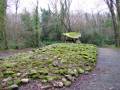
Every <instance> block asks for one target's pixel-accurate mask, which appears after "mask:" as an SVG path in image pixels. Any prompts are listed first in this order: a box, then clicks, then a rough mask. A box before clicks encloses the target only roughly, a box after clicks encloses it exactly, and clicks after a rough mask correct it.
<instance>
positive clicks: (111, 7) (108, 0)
mask: <svg viewBox="0 0 120 90" xmlns="http://www.w3.org/2000/svg"><path fill="white" fill-rule="evenodd" d="M105 2H106V4H107V6H108V8H109V11H110V13H111V16H112V23H113V28H114V36H115V45H116V46H117V47H119V46H120V40H119V36H120V35H119V28H118V23H117V17H116V14H115V8H114V7H115V6H114V3H115V2H114V0H105Z"/></svg>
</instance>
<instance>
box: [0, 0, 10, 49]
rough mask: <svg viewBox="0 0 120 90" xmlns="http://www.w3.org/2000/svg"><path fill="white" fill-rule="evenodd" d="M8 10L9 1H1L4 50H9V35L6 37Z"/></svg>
mask: <svg viewBox="0 0 120 90" xmlns="http://www.w3.org/2000/svg"><path fill="white" fill-rule="evenodd" d="M6 8H7V0H1V1H0V32H1V33H2V36H1V37H2V41H3V45H4V46H3V47H4V49H8V43H7V35H6Z"/></svg>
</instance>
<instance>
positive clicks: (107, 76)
mask: <svg viewBox="0 0 120 90" xmlns="http://www.w3.org/2000/svg"><path fill="white" fill-rule="evenodd" d="M60 90H120V50H117V49H116V50H115V49H107V48H102V49H100V50H99V56H98V63H97V67H96V69H95V70H94V71H93V72H92V73H91V74H89V75H83V76H82V77H79V78H78V79H77V81H76V82H75V83H74V84H73V85H72V86H71V87H69V88H64V89H60Z"/></svg>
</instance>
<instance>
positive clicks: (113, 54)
mask: <svg viewBox="0 0 120 90" xmlns="http://www.w3.org/2000/svg"><path fill="white" fill-rule="evenodd" d="M27 50H29V49H27ZM24 51H26V50H20V51H12V52H11V51H2V52H0V58H2V57H6V56H9V55H13V54H15V53H18V52H24ZM37 84H38V83H32V84H28V85H25V86H23V87H21V88H20V89H19V90H33V89H30V87H33V88H34V87H36V88H34V90H41V89H40V88H39V85H37ZM37 87H38V88H37ZM56 90H120V50H119V49H109V48H100V49H99V56H98V62H97V66H96V68H95V70H94V71H93V72H92V73H90V74H86V75H82V76H80V77H78V79H77V80H76V81H75V82H74V83H73V84H72V85H71V86H70V87H67V88H62V89H56Z"/></svg>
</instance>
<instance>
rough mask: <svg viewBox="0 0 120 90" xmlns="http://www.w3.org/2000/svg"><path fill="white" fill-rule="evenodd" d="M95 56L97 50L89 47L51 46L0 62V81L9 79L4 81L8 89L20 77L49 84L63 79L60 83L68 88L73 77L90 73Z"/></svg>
mask: <svg viewBox="0 0 120 90" xmlns="http://www.w3.org/2000/svg"><path fill="white" fill-rule="evenodd" d="M96 57H97V48H96V46H94V45H91V44H73V43H58V44H53V45H49V46H46V47H44V48H39V49H34V50H33V51H31V52H27V53H19V54H16V55H14V56H10V57H8V58H5V59H4V60H0V80H4V79H5V78H8V77H11V78H12V80H8V81H6V87H9V86H10V85H13V84H18V85H19V83H20V80H21V79H23V78H29V79H30V80H34V79H35V80H39V81H41V82H43V83H51V82H52V81H60V80H61V79H62V78H64V77H65V78H66V80H63V83H64V85H65V86H69V85H70V84H71V82H72V81H74V80H75V77H77V76H78V75H80V74H82V73H84V72H86V71H87V72H88V71H91V70H92V68H93V67H94V66H95V64H96ZM0 86H2V84H1V83H0Z"/></svg>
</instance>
